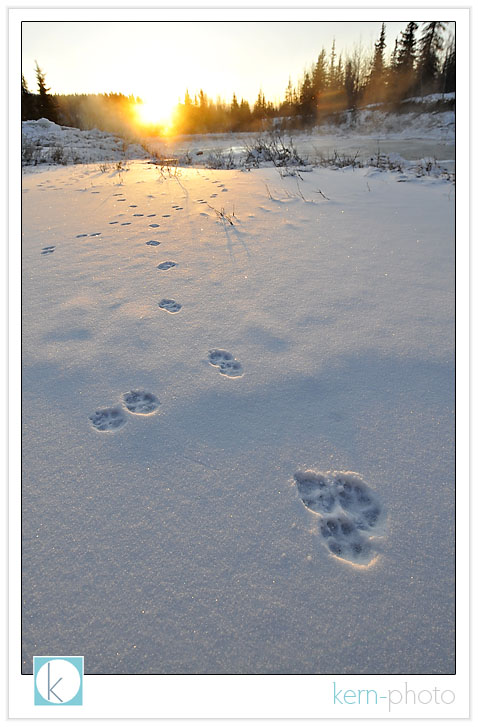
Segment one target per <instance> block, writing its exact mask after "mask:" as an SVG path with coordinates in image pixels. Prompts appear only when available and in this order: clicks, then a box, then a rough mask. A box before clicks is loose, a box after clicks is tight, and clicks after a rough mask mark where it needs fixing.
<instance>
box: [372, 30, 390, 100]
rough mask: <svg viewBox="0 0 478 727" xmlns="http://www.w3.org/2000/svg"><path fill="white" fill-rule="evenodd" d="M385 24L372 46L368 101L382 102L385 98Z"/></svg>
mask: <svg viewBox="0 0 478 727" xmlns="http://www.w3.org/2000/svg"><path fill="white" fill-rule="evenodd" d="M385 48H386V43H385V23H382V29H381V31H380V37H379V39H378V40H377V42H376V43H375V45H374V54H373V60H372V67H371V69H370V75H369V78H368V100H369V101H383V99H384V97H385V60H384V52H385Z"/></svg>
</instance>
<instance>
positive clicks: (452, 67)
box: [441, 38, 456, 93]
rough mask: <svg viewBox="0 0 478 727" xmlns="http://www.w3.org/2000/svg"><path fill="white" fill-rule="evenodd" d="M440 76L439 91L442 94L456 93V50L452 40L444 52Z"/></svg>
mask: <svg viewBox="0 0 478 727" xmlns="http://www.w3.org/2000/svg"><path fill="white" fill-rule="evenodd" d="M441 75H442V80H441V90H442V91H443V93H451V92H452V91H456V49H455V39H454V38H453V41H452V42H451V43H450V44H449V46H448V48H447V50H446V55H445V60H444V61H443V68H442V74H441Z"/></svg>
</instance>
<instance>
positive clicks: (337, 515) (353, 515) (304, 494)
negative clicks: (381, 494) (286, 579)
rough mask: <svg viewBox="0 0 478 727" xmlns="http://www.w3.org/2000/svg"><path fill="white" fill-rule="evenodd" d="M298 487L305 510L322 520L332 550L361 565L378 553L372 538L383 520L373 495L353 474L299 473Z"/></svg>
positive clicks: (325, 536)
mask: <svg viewBox="0 0 478 727" xmlns="http://www.w3.org/2000/svg"><path fill="white" fill-rule="evenodd" d="M294 480H295V484H296V486H297V490H298V493H299V497H300V499H301V500H302V503H303V505H304V507H306V508H307V509H308V510H311V511H312V512H314V513H316V514H317V515H319V517H320V523H319V533H320V536H321V538H322V539H323V542H324V545H325V546H326V547H327V548H328V549H329V551H330V552H331V553H332V554H333V555H335V556H337V557H338V558H342V559H343V560H347V561H349V562H351V563H356V564H359V565H367V564H368V563H370V562H371V561H372V560H373V559H374V557H375V555H376V551H375V550H374V548H373V541H372V537H373V536H374V535H377V534H378V533H377V532H376V531H375V528H377V526H379V525H380V524H381V522H382V521H383V510H382V506H381V505H380V503H379V500H378V498H377V496H376V495H375V493H374V492H372V490H371V489H370V488H369V487H368V485H366V484H365V482H364V481H363V480H362V479H361V477H360V476H359V475H357V474H356V473H354V472H325V473H321V472H313V471H312V470H306V471H303V472H296V474H295V475H294Z"/></svg>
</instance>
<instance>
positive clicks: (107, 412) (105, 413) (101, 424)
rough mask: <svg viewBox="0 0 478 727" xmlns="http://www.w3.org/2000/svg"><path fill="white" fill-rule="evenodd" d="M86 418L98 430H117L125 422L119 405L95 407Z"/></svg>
mask: <svg viewBox="0 0 478 727" xmlns="http://www.w3.org/2000/svg"><path fill="white" fill-rule="evenodd" d="M88 419H89V420H90V422H91V424H92V426H93V427H94V428H95V429H97V430H98V431H99V432H117V431H118V430H119V429H121V428H122V427H124V425H125V424H126V418H125V415H124V413H123V411H122V410H121V408H120V407H119V406H109V407H106V408H105V409H97V410H96V411H95V413H94V414H91V416H89V417H88Z"/></svg>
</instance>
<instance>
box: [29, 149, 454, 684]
mask: <svg viewBox="0 0 478 727" xmlns="http://www.w3.org/2000/svg"><path fill="white" fill-rule="evenodd" d="M302 177H303V179H299V178H297V177H285V178H281V177H280V175H279V174H278V172H277V170H276V169H270V168H262V169H253V170H251V171H250V172H246V171H240V170H229V171H212V170H206V169H204V168H202V169H198V168H186V169H181V170H180V171H179V173H178V176H171V177H170V176H168V174H167V173H166V174H164V173H163V174H162V173H161V171H160V170H159V168H158V167H156V166H154V165H151V164H148V163H146V162H144V161H137V162H133V163H130V165H129V166H128V168H127V170H116V169H114V165H111V167H110V168H109V169H107V170H106V171H100V170H99V168H98V165H97V164H95V165H84V166H68V167H52V168H39V167H37V168H34V169H32V170H30V171H29V172H27V173H25V174H24V177H23V426H24V434H23V503H24V514H23V538H24V549H23V579H24V580H23V604H24V605H23V608H24V610H23V617H24V620H23V624H24V626H23V668H24V671H25V673H31V669H32V656H33V654H44V653H46V654H71V653H73V654H84V656H85V671H86V672H87V673H111V674H118V673H225V674H226V673H227V674H229V673H252V674H255V673H259V674H266V673H267V674H271V673H272V674H280V673H349V674H353V673H450V672H453V670H454V509H453V508H454V481H453V478H454V411H453V409H454V329H453V325H454V187H453V185H452V184H451V183H449V182H446V181H445V180H441V179H434V178H422V179H417V178H415V177H414V176H413V175H412V174H397V173H392V172H387V171H384V172H380V171H379V170H377V169H372V168H369V169H355V170H352V169H344V170H331V169H314V170H313V171H311V172H310V173H304V174H303V175H302ZM351 473H355V474H351Z"/></svg>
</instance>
